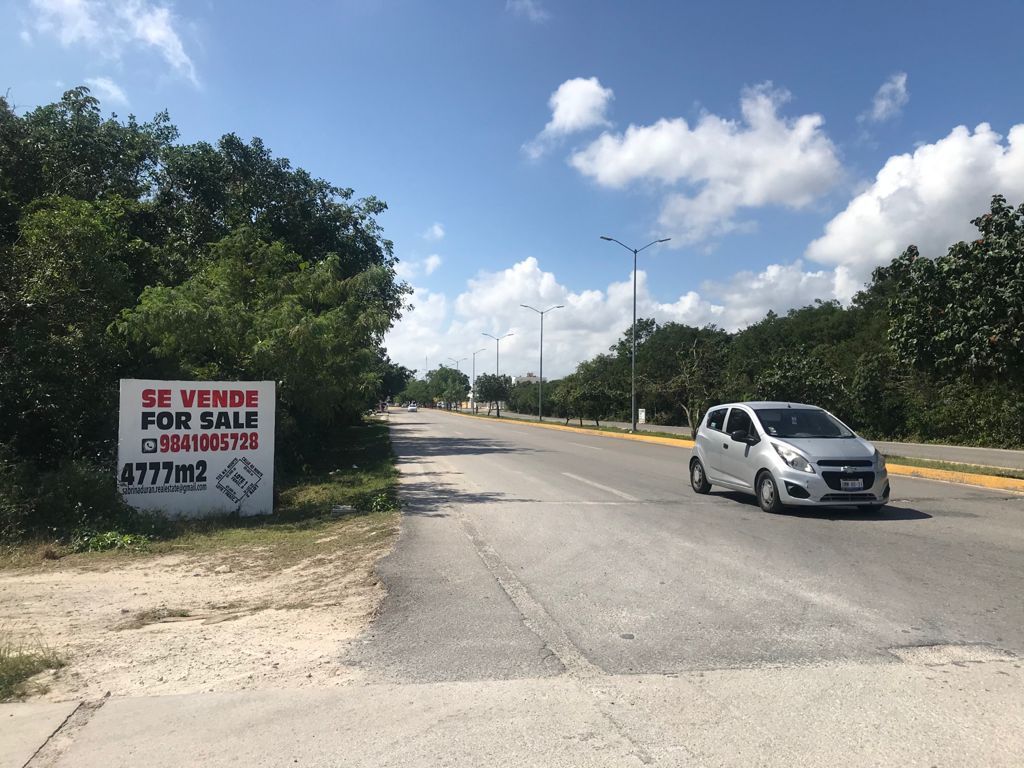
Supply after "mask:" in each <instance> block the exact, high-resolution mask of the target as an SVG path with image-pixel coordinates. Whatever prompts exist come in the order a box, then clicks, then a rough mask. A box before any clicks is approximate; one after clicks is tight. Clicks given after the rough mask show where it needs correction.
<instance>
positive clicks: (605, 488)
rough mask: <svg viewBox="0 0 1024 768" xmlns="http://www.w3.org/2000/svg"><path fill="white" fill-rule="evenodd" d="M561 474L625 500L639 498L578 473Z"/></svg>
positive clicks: (636, 499)
mask: <svg viewBox="0 0 1024 768" xmlns="http://www.w3.org/2000/svg"><path fill="white" fill-rule="evenodd" d="M562 474H563V475H565V476H566V477H569V478H572V479H573V480H578V481H579V482H581V483H586V484H587V485H592V486H594V487H595V488H598V489H600V490H602V491H604V492H605V493H611V494H613V495H615V496H618V497H619V498H620V499H625V500H626V501H640V499H638V498H637V497H636V496H630V495H629V494H628V493H623V492H622V491H620V490H618V489H616V488H609V487H608V486H607V485H601V484H600V483H595V482H594V481H593V480H587V478H585V477H580V476H579V475H574V474H572V473H571V472H563V473H562Z"/></svg>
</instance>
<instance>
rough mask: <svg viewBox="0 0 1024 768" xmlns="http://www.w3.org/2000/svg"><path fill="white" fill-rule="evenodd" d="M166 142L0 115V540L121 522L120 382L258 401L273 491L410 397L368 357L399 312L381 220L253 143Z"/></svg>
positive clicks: (84, 116)
mask: <svg viewBox="0 0 1024 768" xmlns="http://www.w3.org/2000/svg"><path fill="white" fill-rule="evenodd" d="M177 137H178V132H177V129H176V128H175V127H174V126H173V125H171V123H170V121H169V118H168V116H167V115H166V114H160V115H157V116H156V117H155V118H154V119H153V120H152V121H151V122H147V123H139V122H138V121H136V120H135V119H134V118H129V119H128V120H125V121H122V120H120V119H118V118H117V117H116V116H113V117H110V118H104V117H103V116H102V115H101V111H100V105H99V102H98V101H97V100H96V99H95V98H93V97H92V96H91V95H90V94H89V91H88V89H86V88H77V89H74V90H71V91H68V92H67V93H66V94H65V95H64V97H63V98H62V99H61V101H60V102H58V103H56V104H50V105H47V106H43V107H39V108H38V109H35V110H32V111H29V112H27V113H25V114H23V115H19V114H17V113H16V112H15V111H14V110H13V109H12V108H11V106H10V105H9V104H8V103H7V102H6V100H4V99H2V98H0V361H2V364H0V398H2V399H0V537H3V538H11V537H16V536H18V535H20V534H22V533H26V532H42V531H49V532H55V533H57V534H58V535H66V534H67V533H68V532H69V531H71V530H73V529H74V528H76V527H79V528H80V527H82V525H91V524H92V522H95V521H97V520H100V519H101V518H102V519H103V522H104V523H106V522H107V521H106V519H105V518H110V517H118V516H121V515H124V514H128V513H127V512H126V511H125V510H124V509H123V508H122V507H121V506H120V504H119V502H118V500H117V498H116V493H115V491H114V486H113V480H112V466H113V460H114V453H115V450H116V426H117V389H118V379H119V378H204V379H221V380H232V379H243V380H244V379H271V380H274V381H276V382H277V385H278V408H277V413H278V425H277V454H278V457H277V459H278V461H277V465H278V467H279V468H280V469H279V471H282V472H284V473H287V472H292V471H297V470H299V469H300V468H301V467H303V466H305V465H307V464H310V463H312V460H313V458H314V455H315V453H316V452H317V451H318V450H319V449H320V446H322V444H323V441H324V440H325V439H329V438H330V436H331V435H332V434H333V431H334V430H335V429H337V428H338V427H341V426H344V425H348V424H352V423H354V422H355V421H357V420H358V419H359V418H360V414H361V413H362V412H363V411H364V410H365V409H367V408H368V407H370V406H371V405H373V404H375V403H376V402H377V401H379V400H381V399H384V398H386V397H389V396H393V395H395V394H397V393H398V392H400V391H401V390H402V389H404V387H405V384H406V383H407V381H408V379H409V378H410V377H411V374H410V372H409V371H408V370H406V369H404V368H401V367H400V366H396V365H394V364H393V363H392V362H391V361H390V360H388V359H387V356H386V355H385V353H384V351H383V348H382V343H383V337H384V333H385V332H386V331H387V330H388V329H389V328H390V327H391V325H392V324H393V323H394V321H395V320H396V319H397V318H398V317H399V313H400V311H401V308H402V306H403V303H404V300H405V296H406V294H407V292H408V288H407V286H405V285H404V284H403V283H401V282H399V281H398V280H397V279H396V276H395V271H394V267H395V257H394V255H393V252H392V245H391V243H390V241H388V240H386V239H385V238H384V237H383V234H382V232H381V229H380V227H379V225H378V223H377V216H378V215H379V214H380V213H382V212H383V211H384V210H385V209H386V206H385V204H384V203H382V202H381V201H379V200H377V199H376V198H373V197H369V198H364V199H355V198H354V196H353V191H352V190H351V189H346V188H342V187H337V186H334V185H332V184H330V183H328V182H326V181H324V180H322V179H317V178H315V177H313V176H311V175H310V174H309V173H307V172H306V171H304V170H302V169H298V168H293V167H292V166H291V165H290V163H289V162H288V161H287V160H286V159H283V158H275V157H274V156H273V155H272V154H271V153H270V151H269V150H267V149H266V147H264V146H263V144H262V142H261V141H260V140H259V139H253V140H251V141H249V142H245V141H243V140H242V139H240V138H239V137H237V136H235V135H233V134H228V135H226V136H224V137H223V138H221V139H220V140H219V141H218V142H217V143H216V144H209V143H206V142H199V143H196V144H191V145H181V144H176V143H175V142H176V140H177ZM76 484H77V485H76ZM50 487H56V488H61V489H63V494H62V495H63V497H64V500H61V499H54V498H49V499H48V498H47V493H48V491H47V489H48V488H50ZM71 488H74V489H75V490H74V491H72V490H68V489H71ZM76 494H77V495H76ZM57 495H61V494H57Z"/></svg>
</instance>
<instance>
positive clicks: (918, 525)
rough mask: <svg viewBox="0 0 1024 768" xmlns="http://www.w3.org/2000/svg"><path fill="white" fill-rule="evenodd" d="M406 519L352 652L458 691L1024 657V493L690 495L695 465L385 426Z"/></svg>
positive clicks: (677, 453)
mask: <svg viewBox="0 0 1024 768" xmlns="http://www.w3.org/2000/svg"><path fill="white" fill-rule="evenodd" d="M391 419H392V424H393V427H392V434H393V440H394V445H395V449H396V451H397V453H398V455H399V457H400V464H401V467H402V470H403V473H404V475H405V480H404V486H403V490H404V494H405V497H406V499H407V501H408V510H407V515H408V517H407V519H406V521H405V524H404V530H403V534H402V537H401V539H400V542H399V544H398V546H397V548H396V551H395V552H394V553H393V554H392V555H391V556H389V558H387V559H386V560H385V561H384V562H383V563H382V565H381V568H380V572H381V575H382V577H383V579H384V581H385V584H386V585H387V587H388V590H389V596H388V598H387V599H386V600H385V603H384V608H383V611H382V613H381V615H380V617H379V619H378V620H377V622H376V623H375V625H374V627H373V629H372V631H371V633H370V635H369V636H368V637H367V639H366V642H365V643H363V644H362V646H361V647H360V648H358V649H356V651H354V654H353V660H355V661H356V662H357V663H359V664H360V665H361V666H363V667H364V668H365V669H366V670H367V671H368V673H370V674H371V676H373V678H374V679H380V680H382V681H383V680H386V681H440V680H444V681H453V680H486V679H510V678H520V677H539V676H550V675H559V674H563V673H564V672H565V671H566V670H568V671H569V672H572V673H578V674H581V675H584V676H586V675H591V674H612V675H615V674H639V673H657V674H665V673H678V672H686V671H694V670H712V669H722V668H746V667H756V666H763V665H794V664H813V663H821V662H827V663H836V662H843V661H873V662H878V663H892V662H893V661H894V660H895V659H896V658H897V657H896V656H894V653H897V654H898V653H899V652H900V651H899V649H901V648H904V647H908V646H922V645H927V646H942V645H950V644H952V645H962V644H984V645H985V646H986V647H991V648H994V649H999V650H1002V651H1006V652H1009V653H1012V654H1016V655H1024V600H1021V599H1020V595H1021V594H1024V496H1020V495H1014V494H1009V493H1000V492H993V491H990V490H986V489H975V488H970V487H965V486H957V485H950V484H945V483H939V482H935V481H926V480H912V479H903V478H894V479H893V481H892V482H893V500H892V503H891V504H890V505H889V506H888V507H887V508H886V509H885V510H883V512H882V513H881V514H878V515H864V514H863V513H860V512H857V511H853V510H851V511H849V512H847V511H836V510H831V511H824V512H812V513H808V512H794V513H791V514H785V515H778V516H773V515H766V514H764V513H763V512H761V510H760V509H759V508H758V507H757V506H756V505H755V504H754V502H753V500H752V499H748V498H746V497H744V496H742V495H738V494H734V493H723V492H713V493H712V494H711V495H709V496H706V497H701V496H698V495H696V494H694V493H692V492H691V490H690V488H689V486H688V484H687V479H686V462H687V460H688V458H689V455H690V454H689V451H688V450H683V449H679V448H671V447H663V446H659V445H648V444H643V443H636V442H631V441H619V440H613V439H608V438H601V437H590V436H588V435H582V434H574V433H573V434H567V433H564V432H558V431H554V430H546V429H538V428H535V427H530V426H525V425H523V426H520V425H516V424H513V423H500V424H499V423H495V422H493V421H486V420H482V419H473V418H468V417H460V416H454V415H449V414H443V413H437V412H430V411H421V412H419V413H416V414H410V413H406V412H399V413H395V414H393V415H392V416H391Z"/></svg>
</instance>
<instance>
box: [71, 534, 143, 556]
mask: <svg viewBox="0 0 1024 768" xmlns="http://www.w3.org/2000/svg"><path fill="white" fill-rule="evenodd" d="M68 548H69V549H70V550H71V551H72V552H107V551H109V550H111V549H119V550H123V551H125V552H145V551H146V550H148V549H149V537H148V536H146V535H145V534H142V533H121V532H120V531H104V532H103V533H99V532H97V531H92V530H88V529H81V530H78V531H75V533H74V535H73V536H72V537H71V543H70V545H69V547H68Z"/></svg>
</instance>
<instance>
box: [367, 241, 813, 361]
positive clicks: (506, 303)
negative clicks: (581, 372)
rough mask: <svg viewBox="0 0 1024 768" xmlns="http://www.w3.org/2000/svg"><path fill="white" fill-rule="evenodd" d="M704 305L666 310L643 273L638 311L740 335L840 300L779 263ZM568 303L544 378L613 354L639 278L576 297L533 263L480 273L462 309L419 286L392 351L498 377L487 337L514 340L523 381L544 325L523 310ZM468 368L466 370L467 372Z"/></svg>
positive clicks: (685, 299)
mask: <svg viewBox="0 0 1024 768" xmlns="http://www.w3.org/2000/svg"><path fill="white" fill-rule="evenodd" d="M702 291H703V292H704V294H706V295H707V296H709V297H711V298H706V297H705V296H702V295H701V294H700V293H697V292H696V291H689V292H687V293H685V294H683V295H681V296H679V297H678V298H677V299H676V300H675V301H671V302H660V301H658V300H656V299H655V298H654V297H653V296H652V295H651V293H650V290H649V287H648V276H647V273H646V272H645V271H643V270H640V271H638V272H637V313H638V315H639V316H640V317H654V318H657V319H658V320H659V321H660V322H668V321H675V322H680V323H687V324H689V325H705V324H707V323H715V324H716V325H719V326H722V327H725V328H730V329H735V328H738V327H742V326H744V325H747V324H749V323H751V322H754V321H757V320H760V319H761V318H762V317H764V315H765V313H766V312H767V311H768V310H769V309H773V310H775V311H776V312H785V311H786V310H787V309H789V308H790V307H791V306H797V305H802V304H806V303H808V302H810V301H812V300H813V299H814V298H818V297H821V298H826V299H828V298H832V297H833V275H832V273H831V272H830V271H827V270H825V271H819V272H804V271H803V268H802V265H801V263H800V262H796V263H794V264H790V265H771V266H769V267H767V268H766V269H765V270H763V271H761V272H759V273H753V272H741V273H739V274H737V275H735V276H733V277H732V278H731V279H730V280H728V281H726V282H724V283H707V284H705V285H703V286H702ZM524 302H525V303H528V304H535V305H537V306H540V305H544V306H553V305H555V304H564V305H565V308H564V309H559V310H556V311H555V312H552V313H551V314H550V315H548V317H547V319H546V321H545V323H544V371H545V375H547V376H552V377H557V376H562V375H564V374H566V373H569V372H571V371H572V370H573V369H575V367H576V365H577V364H578V363H579V362H580V361H582V360H586V359H588V358H590V357H593V356H594V355H596V354H599V353H601V352H605V351H607V349H608V347H609V346H611V345H612V344H614V343H615V341H616V340H617V339H618V338H619V337H620V336H621V334H622V333H623V332H624V331H625V330H626V329H628V328H629V325H630V323H631V322H632V311H633V283H632V275H630V274H627V275H625V276H624V277H623V280H622V281H620V282H613V283H612V284H611V285H609V286H607V288H605V289H604V290H595V289H581V290H572V289H571V288H569V287H568V286H566V285H564V284H562V283H560V282H559V281H558V279H557V278H556V277H555V275H554V274H553V273H551V272H545V271H544V270H542V269H541V267H540V264H539V263H538V262H537V260H536V259H535V258H527V259H524V260H523V261H520V262H518V263H517V264H514V265H513V266H511V267H509V268H508V269H503V270H499V271H497V272H482V273H480V274H478V275H477V276H476V277H473V278H472V279H470V280H468V281H467V283H466V288H465V290H464V291H463V292H462V293H460V294H459V296H458V297H457V298H456V299H455V300H454V302H449V301H448V299H447V298H446V297H445V296H444V295H442V294H438V293H431V292H430V291H427V290H425V289H422V288H417V289H416V292H415V294H414V297H413V300H412V303H413V305H415V309H413V310H412V311H410V312H408V313H407V314H406V315H405V317H404V318H403V319H402V321H401V322H400V323H399V324H398V325H397V326H396V327H395V329H394V330H392V332H391V333H390V334H388V338H387V340H386V346H387V348H388V353H389V354H390V355H391V357H392V358H393V359H395V360H397V361H398V362H400V363H401V364H403V365H406V366H409V367H411V368H417V369H422V365H423V356H424V355H430V356H431V360H432V361H433V362H432V363H431V366H432V367H433V366H434V365H436V364H437V363H438V362H440V361H441V359H442V357H441V356H442V355H443V357H444V358H447V357H449V356H455V357H465V356H468V355H469V354H471V353H472V352H473V351H474V350H476V349H481V348H485V349H487V350H488V352H487V353H485V354H484V355H483V356H482V358H481V357H478V358H477V371H478V372H479V371H493V370H494V368H493V366H494V363H493V361H494V357H493V349H494V346H493V345H494V342H493V341H491V340H490V339H487V338H484V337H483V336H482V334H483V333H484V332H486V333H492V334H504V333H507V332H509V331H513V333H514V335H513V336H511V337H509V338H508V339H505V340H504V341H502V342H501V360H502V371H504V372H506V373H510V374H522V373H525V372H526V371H536V370H537V368H538V358H537V352H538V349H537V344H538V342H539V325H538V321H537V318H536V316H535V315H534V314H533V313H532V312H529V311H527V310H524V309H523V308H522V307H520V306H519V305H520V304H522V303H524ZM464 370H465V369H464Z"/></svg>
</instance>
